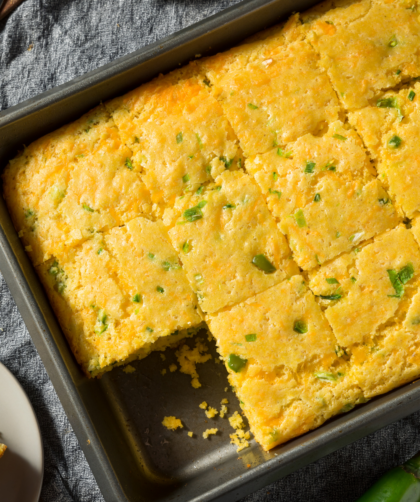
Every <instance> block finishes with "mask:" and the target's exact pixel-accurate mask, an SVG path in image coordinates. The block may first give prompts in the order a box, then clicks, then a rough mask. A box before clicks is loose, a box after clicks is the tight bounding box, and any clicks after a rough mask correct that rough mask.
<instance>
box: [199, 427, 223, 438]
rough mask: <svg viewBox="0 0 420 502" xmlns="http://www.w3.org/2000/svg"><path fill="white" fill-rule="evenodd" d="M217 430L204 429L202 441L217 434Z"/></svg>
mask: <svg viewBox="0 0 420 502" xmlns="http://www.w3.org/2000/svg"><path fill="white" fill-rule="evenodd" d="M218 430H219V429H216V428H213V429H206V430H205V431H204V432H203V438H204V439H208V437H209V436H211V435H212V434H217V431H218Z"/></svg>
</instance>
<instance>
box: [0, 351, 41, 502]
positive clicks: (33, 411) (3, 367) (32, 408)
mask: <svg viewBox="0 0 420 502" xmlns="http://www.w3.org/2000/svg"><path fill="white" fill-rule="evenodd" d="M1 369H4V370H5V371H6V373H8V374H9V376H10V377H11V379H12V380H13V381H14V383H15V384H16V385H17V387H18V388H19V389H20V390H21V392H22V394H23V396H24V398H25V399H26V402H27V404H28V405H29V408H30V410H31V411H32V415H33V418H34V422H35V425H36V430H37V432H38V437H39V440H40V449H41V466H40V467H41V469H40V471H41V475H40V481H39V486H38V492H37V493H36V494H35V496H36V498H35V499H34V500H36V501H38V502H39V500H40V498H41V491H42V486H43V484H44V474H45V453H44V441H43V439H42V434H41V427H40V426H39V421H38V417H37V416H36V413H35V410H34V407H33V405H32V402H31V400H30V399H29V397H28V394H27V393H26V391H25V389H24V388H23V387H22V385H21V383H20V382H19V380H18V379H17V378H16V376H15V375H14V374H13V373H12V372H11V371H10V369H9V368H8V367H7V366H6V365H5V364H4V363H2V362H1V361H0V371H1ZM6 446H7V445H6Z"/></svg>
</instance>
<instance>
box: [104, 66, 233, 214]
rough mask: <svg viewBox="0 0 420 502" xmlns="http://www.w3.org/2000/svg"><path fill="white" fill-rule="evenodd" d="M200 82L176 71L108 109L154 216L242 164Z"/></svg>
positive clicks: (224, 123) (225, 122)
mask: <svg viewBox="0 0 420 502" xmlns="http://www.w3.org/2000/svg"><path fill="white" fill-rule="evenodd" d="M190 73H191V72H190ZM203 80H205V79H204V77H203V76H197V75H196V74H194V73H193V74H192V75H188V74H187V75H185V71H184V70H179V71H177V72H174V73H172V74H170V75H169V76H167V77H164V78H163V79H157V80H155V81H153V82H151V83H150V84H146V85H145V86H143V87H140V88H139V89H136V90H135V91H133V92H131V93H129V94H127V95H126V96H124V97H123V98H119V99H117V100H115V101H113V102H110V103H109V104H108V105H107V106H108V108H109V109H110V111H111V113H112V116H113V117H114V119H115V122H116V124H117V125H118V127H119V129H120V131H121V137H122V139H123V141H124V142H125V144H127V145H129V147H130V148H131V149H132V150H133V157H132V164H133V169H134V170H135V171H139V172H141V173H142V174H143V176H142V178H143V180H144V182H145V183H146V186H147V188H148V189H149V190H150V194H151V198H152V201H153V203H154V204H155V210H156V212H157V214H160V211H161V210H163V209H165V208H167V207H172V205H173V203H174V201H175V198H176V197H178V196H181V195H183V194H184V193H188V192H191V191H195V190H197V189H198V188H199V186H200V185H201V184H203V183H205V182H208V181H210V180H212V179H213V178H216V177H217V175H219V174H220V173H222V172H223V171H224V170H225V169H235V168H237V167H238V165H240V164H241V162H242V154H241V151H240V149H239V145H238V140H237V138H236V136H235V134H234V133H233V130H232V128H231V126H230V124H229V122H228V120H227V119H226V117H225V116H224V114H223V110H222V108H221V106H220V105H219V104H218V102H217V101H216V100H215V99H214V98H213V97H212V96H211V95H210V94H209V92H208V91H207V88H206V83H207V81H203Z"/></svg>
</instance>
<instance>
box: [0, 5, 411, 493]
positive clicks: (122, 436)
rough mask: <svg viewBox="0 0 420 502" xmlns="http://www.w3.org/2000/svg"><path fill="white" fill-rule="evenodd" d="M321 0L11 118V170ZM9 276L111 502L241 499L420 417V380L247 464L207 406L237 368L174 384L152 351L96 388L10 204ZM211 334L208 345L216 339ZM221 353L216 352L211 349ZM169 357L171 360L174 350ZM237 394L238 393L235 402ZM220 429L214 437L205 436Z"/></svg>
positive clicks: (169, 46)
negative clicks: (161, 80)
mask: <svg viewBox="0 0 420 502" xmlns="http://www.w3.org/2000/svg"><path fill="white" fill-rule="evenodd" d="M315 3H316V2H314V1H313V0H293V1H292V0H248V1H245V2H241V3H239V4H237V5H236V6H234V7H232V8H230V9H227V10H225V11H223V12H221V13H220V14H217V15H216V16H213V17H211V18H209V19H206V20H205V21H202V22H200V23H197V24H195V25H193V26H191V27H189V28H187V29H185V30H183V31H180V32H178V33H176V34H175V35H172V36H170V37H168V38H166V39H164V40H162V41H160V42H158V43H156V44H153V45H150V46H148V47H146V48H144V49H141V50H139V51H137V52H134V53H133V54H130V55H128V56H126V57H123V58H120V59H118V60H116V61H114V62H113V63H110V64H108V65H106V66H104V67H102V68H100V69H98V70H96V71H93V72H91V73H88V74H87V75H85V76H83V77H80V78H77V79H75V80H73V81H71V82H69V83H67V84H65V85H62V86H60V87H57V88H55V89H53V90H52V91H48V92H46V93H44V94H41V95H40V96H38V97H36V98H34V99H31V100H29V101H26V102H24V103H22V104H20V105H18V106H15V107H13V108H10V109H8V110H6V111H3V112H1V113H0V169H3V168H4V167H5V166H6V164H7V162H8V160H9V159H10V158H12V157H13V156H14V155H15V154H16V152H17V151H18V150H19V149H21V148H22V145H24V144H29V143H30V142H31V141H33V140H35V139H37V138H39V137H40V136H42V135H44V134H46V133H48V132H50V131H52V130H54V129H56V128H58V127H60V126H62V125H63V124H65V123H68V122H70V121H72V120H74V119H76V118H78V117H79V116H80V115H82V114H83V113H84V112H86V111H88V110H89V109H90V108H93V107H94V106H96V105H97V104H98V103H99V102H100V101H104V100H107V99H109V98H112V97H115V96H118V95H121V94H123V93H124V92H126V91H128V90H130V89H133V88H134V87H137V86H138V85H140V84H141V83H142V82H145V81H148V80H150V79H151V78H153V77H154V76H156V75H157V74H159V73H164V72H167V71H169V70H172V69H174V68H176V67H178V66H179V65H180V64H184V63H187V62H188V61H189V60H191V59H194V57H195V55H196V54H202V55H207V54H211V53H215V52H217V51H220V50H224V49H227V48H229V47H231V46H232V45H234V44H236V43H238V42H239V41H241V40H242V39H244V38H245V37H247V36H249V35H252V34H254V33H256V32H257V31H259V30H261V29H262V28H264V27H267V26H270V25H272V24H274V23H276V22H278V21H280V20H282V19H284V18H285V17H286V16H288V15H289V14H290V13H291V12H292V11H302V10H305V9H306V8H308V7H310V6H311V5H314V4H315ZM0 269H1V272H2V274H3V276H4V278H5V280H6V282H7V284H8V285H9V288H10V290H11V292H12V294H13V296H14V298H15V300H16V303H17V306H18V308H19V310H20V312H21V314H22V317H23V319H24V321H25V323H26V326H27V328H28V330H29V333H30V334H31V336H32V339H33V341H34V343H35V345H36V348H37V349H38V352H39V354H40V356H41V358H42V360H43V362H44V364H45V367H46V369H47V371H48V374H49V376H50V378H51V380H52V383H53V385H54V387H55V389H56V391H57V394H58V396H59V398H60V400H61V403H62V404H63V407H64V409H65V411H66V413H67V415H68V418H69V420H70V422H71V424H72V426H73V428H74V431H75V433H76V435H77V437H78V439H79V441H80V444H81V447H82V449H83V451H84V453H85V455H86V458H87V460H88V462H89V464H90V466H91V468H92V471H93V473H94V475H95V478H96V480H97V482H98V485H99V487H100V489H101V491H102V493H103V495H104V498H105V500H106V501H107V502H111V501H113V502H114V501H118V502H123V501H124V502H140V501H149V502H150V501H157V502H169V501H190V502H193V501H194V502H198V501H200V502H205V501H210V500H220V501H229V502H233V501H234V500H237V499H239V498H241V497H243V496H245V495H246V494H247V493H249V492H251V491H255V490H257V489H259V488H261V487H263V486H264V485H266V484H268V483H271V482H273V481H275V480H276V479H279V478H280V477H282V476H285V475H287V474H289V473H291V472H292V471H294V470H296V469H298V468H300V467H303V466H304V465H306V464H308V463H310V462H313V461H315V460H317V459H319V458H320V457H322V456H324V455H327V454H329V453H331V452H333V451H335V450H337V449H338V448H341V447H343V446H344V445H346V444H348V443H350V442H352V441H355V440H356V439H359V438H361V437H363V436H365V435H367V434H370V433H371V432H373V431H375V430H377V429H379V428H381V427H384V426H385V425H387V424H389V423H391V422H393V421H395V420H398V419H400V418H402V417H404V416H406V415H408V414H410V413H413V412H414V411H416V410H418V409H419V408H420V382H416V383H412V384H408V385H406V386H404V387H402V388H400V389H397V390H395V391H393V392H390V393H388V394H386V395H384V396H382V397H379V398H376V399H374V400H373V401H371V402H370V403H367V404H365V405H363V406H360V407H358V408H356V409H355V410H353V411H351V412H349V413H347V414H346V415H341V416H340V417H337V418H335V419H333V420H331V421H329V422H328V423H327V424H325V425H323V426H322V427H320V428H319V429H317V430H315V431H313V432H310V433H308V434H305V435H304V436H301V437H299V438H297V439H295V440H292V441H290V442H288V443H287V444H285V445H283V446H279V447H277V448H275V449H274V450H272V451H271V452H270V453H265V452H263V451H262V449H261V448H260V447H259V446H258V445H256V444H253V445H252V447H251V448H248V449H246V450H243V451H242V452H241V453H240V454H239V455H238V453H236V449H235V447H233V446H232V445H230V444H229V433H230V432H232V429H230V427H229V425H228V422H227V420H226V419H220V418H219V419H211V420H208V423H205V421H204V418H205V417H204V413H203V411H202V410H200V409H199V408H198V404H199V403H200V402H202V401H203V400H206V401H207V402H208V403H209V404H210V405H212V406H216V405H219V404H220V401H221V399H222V398H223V397H228V399H229V401H230V405H229V412H233V411H235V410H236V409H238V410H239V406H238V404H237V400H236V398H235V397H234V396H233V394H232V393H231V392H230V391H228V393H227V395H226V393H225V392H224V388H225V387H226V386H227V378H226V371H225V369H224V367H223V365H222V364H216V363H215V362H214V360H213V361H212V362H208V363H206V364H204V365H201V367H200V369H199V372H200V380H201V382H202V384H203V387H202V388H201V389H198V390H196V389H193V388H192V387H191V385H190V383H189V377H188V376H186V375H182V374H180V373H179V372H176V373H172V374H170V375H166V376H165V377H163V376H162V375H161V374H160V370H161V369H162V368H163V367H168V364H169V363H171V362H173V361H171V360H170V358H171V357H174V356H173V354H171V355H169V356H168V357H167V361H165V362H162V361H161V359H160V357H159V354H156V353H155V354H151V355H150V356H149V357H147V358H146V359H144V360H142V361H137V362H135V363H133V366H134V367H135V368H136V372H135V373H132V374H129V375H127V374H125V373H124V372H123V371H122V370H121V369H119V368H117V369H114V370H113V371H112V372H111V373H109V374H107V375H105V376H104V377H103V378H102V379H100V380H88V379H87V378H86V377H85V376H84V375H83V374H82V372H81V370H80V368H79V366H78V365H77V363H76V362H75V360H74V358H73V355H72V354H71V352H70V350H69V347H68V345H67V342H66V340H65V338H64V336H63V334H62V332H61V329H60V327H59V325H58V323H57V320H56V318H55V316H54V314H53V312H52V310H51V307H50V305H49V302H48V300H47V298H46V295H45V293H44V290H43V288H42V286H41V285H40V282H39V280H38V278H37V276H36V274H35V272H34V269H33V267H32V265H31V263H30V261H29V260H28V257H27V256H26V254H25V252H24V250H23V247H22V245H21V243H20V240H19V238H18V236H17V234H16V232H15V230H14V228H13V225H12V223H11V220H10V217H9V214H8V212H7V210H6V207H5V204H4V201H3V200H2V199H1V198H0ZM203 336H206V335H205V333H204V334H203ZM212 351H213V355H214V356H215V355H216V352H215V348H214V346H212ZM168 352H170V351H167V353H168ZM229 394H230V395H229ZM165 415H175V416H176V417H179V418H182V419H183V422H184V424H185V426H186V427H187V428H188V429H189V430H192V431H193V432H194V433H195V434H196V437H195V438H193V439H191V438H188V437H187V436H186V434H185V429H184V431H183V432H180V433H177V432H169V431H166V429H164V428H163V426H162V425H161V421H162V419H163V417H164V416H165ZM208 427H218V428H219V430H220V433H219V434H218V435H217V436H212V437H211V439H210V440H206V441H205V440H203V439H202V438H201V437H200V436H201V433H202V432H203V430H204V429H206V428H208Z"/></svg>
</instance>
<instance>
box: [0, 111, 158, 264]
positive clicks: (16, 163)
mask: <svg viewBox="0 0 420 502" xmlns="http://www.w3.org/2000/svg"><path fill="white" fill-rule="evenodd" d="M130 156H131V152H130V150H129V149H128V148H127V147H125V146H124V144H123V143H122V142H121V139H120V137H119V133H118V130H117V128H116V127H115V124H114V123H113V121H112V119H111V118H110V117H109V115H108V114H107V112H106V110H105V109H104V107H102V106H99V107H98V108H95V109H94V110H92V111H91V112H90V113H88V114H86V115H85V116H84V117H82V118H81V119H80V120H79V121H77V122H76V123H75V124H72V125H70V126H66V127H63V128H62V129H60V130H59V131H57V132H55V133H52V134H50V135H48V136H46V137H45V138H42V139H41V140H38V141H36V142H35V143H33V144H32V145H30V146H29V147H28V148H25V150H24V151H23V152H22V154H21V155H19V156H18V157H17V158H16V159H14V160H12V161H11V162H10V164H9V166H8V167H7V169H6V171H5V172H4V175H3V189H4V197H5V200H6V202H7V203H8V205H9V210H10V212H11V214H12V218H13V223H14V225H15V228H16V230H17V231H18V232H19V236H20V237H21V239H22V242H23V244H24V245H25V246H26V247H27V248H29V249H27V251H29V250H30V251H29V255H30V257H31V259H32V261H33V263H34V264H35V265H39V264H41V263H43V262H45V261H46V260H48V259H50V258H51V257H52V256H56V257H57V256H59V255H60V254H61V253H67V251H68V249H69V248H71V247H74V246H77V245H79V244H81V243H83V242H84V241H85V240H86V239H89V238H90V237H92V235H93V234H95V233H96V232H101V231H105V230H108V229H110V228H113V227H116V226H120V225H122V224H124V223H125V222H128V221H130V220H132V219H134V218H136V217H137V216H143V217H147V218H150V215H151V208H152V204H151V200H150V195H149V193H148V191H147V190H146V187H145V185H144V183H143V182H142V181H141V179H140V177H139V175H138V174H137V173H135V172H133V171H132V169H131V167H130V164H129V163H128V162H127V160H129V158H130Z"/></svg>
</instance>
